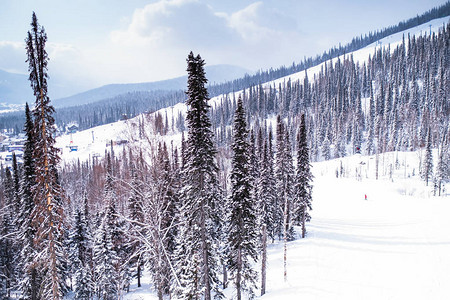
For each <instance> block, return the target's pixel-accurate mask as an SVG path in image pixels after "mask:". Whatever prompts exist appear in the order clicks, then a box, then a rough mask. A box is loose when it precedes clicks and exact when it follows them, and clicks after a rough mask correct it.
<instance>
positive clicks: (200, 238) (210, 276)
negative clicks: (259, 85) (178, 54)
mask: <svg viewBox="0 0 450 300" xmlns="http://www.w3.org/2000/svg"><path fill="white" fill-rule="evenodd" d="M187 63H188V68H187V71H188V90H187V92H186V93H187V96H188V98H187V100H186V104H187V106H188V111H187V114H186V123H187V127H188V138H187V141H186V144H187V145H186V150H185V153H186V154H185V155H186V162H185V163H186V164H185V168H184V171H183V173H184V174H183V181H184V187H183V189H182V191H181V199H182V200H183V203H180V208H181V209H180V221H181V222H182V226H180V227H181V228H180V230H179V233H178V237H177V239H178V241H179V242H178V249H177V253H176V256H177V264H178V268H177V270H178V274H179V275H178V278H179V281H180V283H181V286H180V287H178V293H179V294H181V296H182V297H183V298H188V299H189V298H191V299H192V298H198V297H203V298H204V299H205V300H210V299H211V292H212V291H213V290H215V293H216V295H215V296H216V297H220V295H221V293H220V291H219V290H218V288H219V283H218V279H217V269H218V262H217V257H218V256H217V255H216V253H215V251H216V249H217V247H216V245H217V244H218V243H219V242H218V237H219V236H220V232H219V230H220V214H219V209H218V208H219V207H221V206H222V205H221V203H220V200H221V199H219V196H220V194H221V193H220V191H219V190H220V187H219V183H218V180H217V171H218V168H217V165H216V162H215V155H216V150H215V147H214V144H213V140H214V139H213V133H212V130H211V121H210V119H209V116H208V110H209V105H208V104H207V100H208V92H207V89H206V87H205V85H206V83H207V80H206V77H205V71H204V67H203V66H204V61H203V59H202V58H201V57H200V55H198V56H197V57H194V54H193V53H192V52H191V53H190V54H189V56H188V59H187Z"/></svg>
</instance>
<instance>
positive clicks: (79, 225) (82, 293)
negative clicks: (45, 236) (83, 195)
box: [69, 208, 95, 300]
mask: <svg viewBox="0 0 450 300" xmlns="http://www.w3.org/2000/svg"><path fill="white" fill-rule="evenodd" d="M86 221H87V220H86V217H85V215H84V209H79V208H77V209H76V210H75V213H74V218H73V225H72V230H71V232H70V237H69V238H70V252H69V261H70V262H71V271H72V275H73V276H74V278H75V297H74V299H80V300H90V299H92V297H93V295H94V291H95V290H94V282H93V278H92V270H91V264H92V261H91V255H90V253H91V237H90V232H89V227H88V225H87V222H86Z"/></svg>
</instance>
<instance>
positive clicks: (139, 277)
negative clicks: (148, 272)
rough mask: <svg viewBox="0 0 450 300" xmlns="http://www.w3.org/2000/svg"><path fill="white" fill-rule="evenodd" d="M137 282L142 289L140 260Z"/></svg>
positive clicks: (139, 262)
mask: <svg viewBox="0 0 450 300" xmlns="http://www.w3.org/2000/svg"><path fill="white" fill-rule="evenodd" d="M137 282H138V287H141V261H140V260H138V267H137Z"/></svg>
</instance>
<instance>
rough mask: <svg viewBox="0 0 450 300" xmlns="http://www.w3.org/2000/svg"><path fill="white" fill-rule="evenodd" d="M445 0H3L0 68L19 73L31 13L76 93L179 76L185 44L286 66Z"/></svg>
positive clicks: (246, 63)
mask: <svg viewBox="0 0 450 300" xmlns="http://www.w3.org/2000/svg"><path fill="white" fill-rule="evenodd" d="M443 3H445V0H426V1H423V0H421V1H418V0H408V1H405V0H390V1H387V0H376V1H372V0H371V1H369V0H358V1H356V0H355V1H350V0H339V1H338V0H309V1H304V0H263V1H250V0H210V1H204V0H157V1H143V0H73V1H63V0H20V1H18V0H1V2H0V69H3V70H6V71H12V72H18V73H26V71H27V65H26V63H25V50H24V45H23V41H24V39H25V36H26V32H27V31H28V30H29V28H30V25H29V23H30V21H31V14H32V11H35V12H36V14H37V17H38V20H39V22H40V24H42V25H43V26H44V27H45V29H46V31H47V34H48V46H47V51H48V52H49V56H50V62H49V73H50V75H51V77H52V78H55V77H57V78H64V79H65V80H70V81H71V82H72V83H73V91H75V90H83V89H88V88H93V87H97V86H100V85H103V84H107V83H127V82H144V81H155V80H162V79H167V78H173V77H175V76H180V75H184V74H185V69H186V61H185V59H186V57H187V54H188V53H189V51H190V50H193V51H194V52H195V53H200V54H201V55H202V57H203V58H204V59H205V61H206V63H207V64H208V65H214V64H233V65H238V66H241V67H245V68H247V69H249V70H257V69H261V68H263V69H265V68H269V67H278V66H280V65H283V64H284V65H289V64H291V63H292V62H293V61H295V62H298V61H300V60H301V59H303V57H305V56H306V57H309V56H315V55H316V54H319V53H322V52H323V51H325V50H328V49H329V48H330V47H333V46H335V45H337V44H338V43H339V42H341V43H343V44H344V43H346V42H348V41H350V40H351V39H352V38H353V37H354V36H357V35H360V34H364V33H367V32H369V31H374V30H377V29H381V28H383V27H386V26H389V25H393V24H397V23H398V22H399V21H401V20H404V19H407V18H410V17H412V16H415V15H417V14H421V13H423V12H425V11H427V10H429V9H431V8H433V7H435V6H439V5H441V4H443Z"/></svg>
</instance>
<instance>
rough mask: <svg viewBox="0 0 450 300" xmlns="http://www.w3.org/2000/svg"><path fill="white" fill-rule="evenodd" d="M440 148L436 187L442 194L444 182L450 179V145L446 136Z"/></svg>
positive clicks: (439, 193)
mask: <svg viewBox="0 0 450 300" xmlns="http://www.w3.org/2000/svg"><path fill="white" fill-rule="evenodd" d="M439 150H440V151H439V159H438V165H437V167H436V189H437V190H438V195H439V196H440V195H441V192H442V188H443V184H445V182H447V181H448V180H449V179H450V165H449V160H450V150H449V145H448V144H447V143H446V141H445V136H444V137H443V139H442V144H441V149H439Z"/></svg>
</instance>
